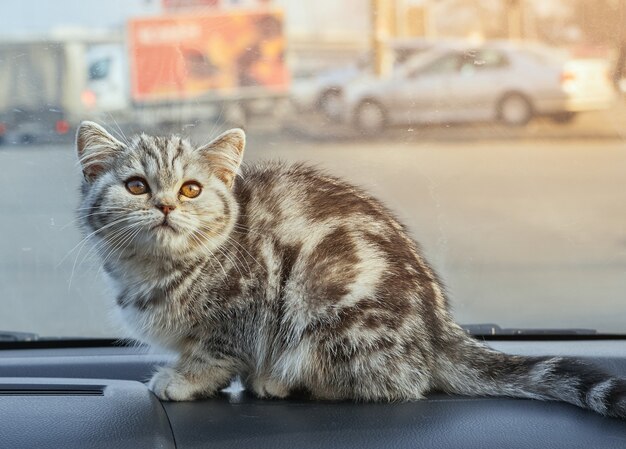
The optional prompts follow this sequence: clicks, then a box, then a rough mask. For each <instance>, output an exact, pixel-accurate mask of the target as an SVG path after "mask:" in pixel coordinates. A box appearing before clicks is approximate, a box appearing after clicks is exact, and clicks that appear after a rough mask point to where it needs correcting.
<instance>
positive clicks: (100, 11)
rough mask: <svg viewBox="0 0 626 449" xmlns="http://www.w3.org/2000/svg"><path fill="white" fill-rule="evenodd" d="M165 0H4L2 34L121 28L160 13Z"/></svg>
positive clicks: (0, 17)
mask: <svg viewBox="0 0 626 449" xmlns="http://www.w3.org/2000/svg"><path fill="white" fill-rule="evenodd" d="M160 9H161V0H17V1H13V0H2V6H1V7H0V11H1V13H0V35H14V34H45V33H48V32H50V31H52V30H53V29H54V28H66V27H67V28H78V27H82V28H86V29H93V28H120V27H122V26H123V24H124V23H125V22H126V19H127V18H129V17H133V16H145V15H148V14H156V13H158V12H159V11H160Z"/></svg>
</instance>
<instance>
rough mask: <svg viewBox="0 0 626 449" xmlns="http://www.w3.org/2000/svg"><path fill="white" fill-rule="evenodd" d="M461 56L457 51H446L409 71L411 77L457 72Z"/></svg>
mask: <svg viewBox="0 0 626 449" xmlns="http://www.w3.org/2000/svg"><path fill="white" fill-rule="evenodd" d="M461 60H462V59H461V56H460V55H458V54H457V53H448V54H446V55H444V56H441V57H440V58H438V59H436V60H435V61H433V62H431V63H430V64H427V65H425V66H424V67H418V68H416V69H413V70H412V71H411V72H410V75H409V76H411V77H416V76H423V75H426V76H440V75H446V74H450V73H454V72H457V71H458V70H459V64H460V63H461Z"/></svg>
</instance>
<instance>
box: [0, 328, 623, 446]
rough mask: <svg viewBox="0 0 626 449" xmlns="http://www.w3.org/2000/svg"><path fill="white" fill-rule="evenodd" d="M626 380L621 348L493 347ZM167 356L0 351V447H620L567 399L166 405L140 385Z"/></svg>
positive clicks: (599, 420) (235, 400)
mask: <svg viewBox="0 0 626 449" xmlns="http://www.w3.org/2000/svg"><path fill="white" fill-rule="evenodd" d="M490 345H491V346H492V347H494V348H496V349H498V350H502V351H505V352H509V353H517V354H526V355H548V354H553V355H565V356H574V357H582V358H585V359H587V360H590V361H592V362H594V363H596V364H598V365H600V366H602V367H603V368H604V369H605V370H607V371H609V372H611V373H613V374H615V375H619V376H625V375H626V345H625V344H624V341H623V340H576V341H548V340H546V341H494V342H490ZM172 359H173V357H172V355H170V354H165V353H158V352H152V351H150V350H148V349H146V348H142V347H125V346H113V347H97V348H48V349H8V350H3V351H1V352H0V396H2V399H1V400H0V416H2V419H1V420H0V448H12V449H14V448H37V447H45V448H57V447H58V448H81V449H88V448H133V449H137V448H151V449H154V448H359V449H363V448H435V449H437V448H442V449H443V448H518V447H519V448H522V447H523V448H529V447H530V448H533V447H537V448H538V447H541V448H547V447H549V448H568V449H571V448H578V447H580V448H624V447H626V422H624V421H623V420H619V419H614V418H605V417H602V416H599V415H597V414H595V413H592V412H589V411H586V410H582V409H578V408H576V407H574V406H571V405H567V404H561V403H553V402H550V403H547V402H539V401H532V400H522V399H509V398H481V397H475V398H474V397H460V396H447V395H443V394H432V395H429V396H428V397H427V398H426V399H424V400H421V401H417V402H405V403H391V404H381V403H353V402H347V401H342V402H316V401H311V400H307V399H305V398H300V397H295V398H290V399H286V400H267V399H257V398H255V397H253V396H252V395H250V394H249V393H247V392H245V391H243V390H241V389H238V388H236V387H231V388H229V389H228V390H226V391H224V392H222V393H221V394H220V396H218V397H216V398H213V399H207V400H201V401H196V402H180V403H175V402H160V401H159V400H158V399H157V398H156V397H155V396H154V395H153V394H152V393H151V392H150V391H149V390H148V388H147V387H146V385H145V383H144V382H145V381H146V380H147V379H148V378H149V377H150V374H151V373H152V372H153V371H154V369H155V367H156V366H158V365H162V364H166V363H168V362H170V361H171V360H172Z"/></svg>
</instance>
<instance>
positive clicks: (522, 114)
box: [497, 93, 533, 126]
mask: <svg viewBox="0 0 626 449" xmlns="http://www.w3.org/2000/svg"><path fill="white" fill-rule="evenodd" d="M497 109H498V110H497V112H498V118H499V119H500V121H501V122H503V123H504V124H506V125H509V126H524V125H526V124H527V123H528V122H530V120H531V119H532V118H533V106H532V104H531V103H530V100H529V99H528V98H526V97H525V96H524V95H522V94H518V93H511V94H507V95H505V96H504V97H502V99H501V100H500V101H499V102H498V107H497Z"/></svg>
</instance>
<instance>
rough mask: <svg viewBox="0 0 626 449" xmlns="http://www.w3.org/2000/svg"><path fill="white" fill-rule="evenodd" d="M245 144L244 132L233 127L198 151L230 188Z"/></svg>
mask: <svg viewBox="0 0 626 449" xmlns="http://www.w3.org/2000/svg"><path fill="white" fill-rule="evenodd" d="M245 146H246V134H245V133H244V132H243V130H241V129H239V128H235V129H231V130H229V131H226V132H224V133H222V134H220V135H219V136H217V137H216V138H215V139H213V140H212V141H211V142H209V143H208V144H206V145H204V146H203V147H200V148H199V149H198V151H200V152H201V153H202V154H203V156H204V157H205V158H206V160H207V162H208V163H209V166H210V167H211V170H212V171H213V172H214V173H215V175H216V176H217V177H218V178H219V179H221V180H222V181H223V182H224V184H226V186H227V187H228V188H229V189H230V188H232V186H233V183H234V182H235V177H236V176H237V170H239V166H240V165H241V160H242V159H243V151H244V148H245Z"/></svg>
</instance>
